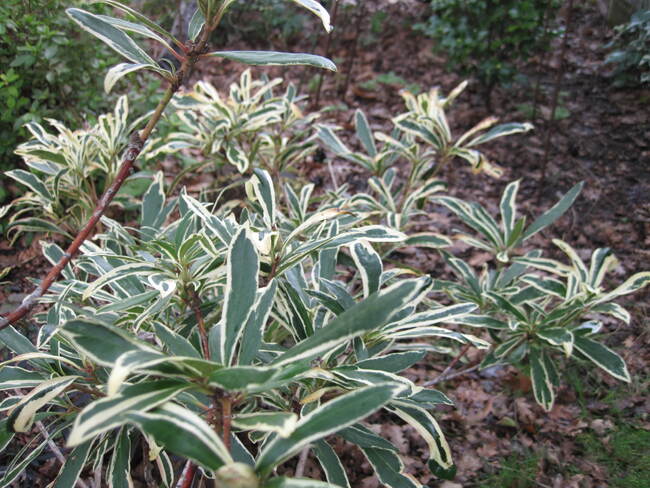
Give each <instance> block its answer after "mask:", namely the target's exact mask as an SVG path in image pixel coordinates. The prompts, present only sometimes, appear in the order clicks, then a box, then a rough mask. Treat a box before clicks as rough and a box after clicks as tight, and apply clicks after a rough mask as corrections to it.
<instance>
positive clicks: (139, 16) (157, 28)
mask: <svg viewBox="0 0 650 488" xmlns="http://www.w3.org/2000/svg"><path fill="white" fill-rule="evenodd" d="M100 1H101V3H107V4H109V5H111V6H112V7H115V8H117V9H118V10H121V11H122V12H124V13H126V14H129V15H131V16H132V17H133V18H134V19H135V20H137V21H138V22H140V23H142V24H144V25H146V26H147V27H148V28H149V29H151V30H152V31H154V32H157V33H158V34H160V35H161V36H163V37H164V38H167V39H171V40H172V41H173V42H174V44H176V45H177V46H182V45H183V43H182V42H181V41H179V40H178V39H176V38H175V37H174V36H173V35H172V34H171V33H170V32H168V31H166V30H165V29H163V28H162V27H160V26H159V25H158V24H156V23H155V22H153V21H152V20H149V19H148V18H147V17H145V16H144V15H142V14H141V13H140V12H138V11H137V10H134V9H132V8H131V7H129V6H127V5H124V4H123V3H121V2H118V1H116V0H100Z"/></svg>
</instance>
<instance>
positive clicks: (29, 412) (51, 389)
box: [8, 376, 79, 432]
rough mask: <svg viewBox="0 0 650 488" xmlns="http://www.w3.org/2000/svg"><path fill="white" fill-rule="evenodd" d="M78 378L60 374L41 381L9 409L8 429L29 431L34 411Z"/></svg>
mask: <svg viewBox="0 0 650 488" xmlns="http://www.w3.org/2000/svg"><path fill="white" fill-rule="evenodd" d="M78 378H79V377H78V376H61V377H58V378H52V379H49V380H46V381H43V382H42V383H41V384H39V385H38V386H37V387H36V388H34V389H33V390H32V391H30V392H29V393H28V394H27V395H25V396H24V397H22V398H21V399H20V401H19V402H18V404H16V405H15V406H14V407H13V408H12V409H11V410H10V412H9V423H8V427H9V429H11V430H12V431H13V432H27V431H29V429H31V427H32V424H33V422H34V416H35V415H36V412H37V411H38V410H40V409H41V408H43V407H44V406H45V405H47V404H48V403H50V402H51V401H52V400H54V399H55V398H57V397H58V396H59V395H60V394H61V393H62V392H63V391H64V390H65V389H66V388H68V387H69V386H70V385H71V384H72V383H73V382H74V381H75V380H77V379H78Z"/></svg>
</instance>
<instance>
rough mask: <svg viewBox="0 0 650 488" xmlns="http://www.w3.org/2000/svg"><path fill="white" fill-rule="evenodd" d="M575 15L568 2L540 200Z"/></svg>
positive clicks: (569, 1)
mask: <svg viewBox="0 0 650 488" xmlns="http://www.w3.org/2000/svg"><path fill="white" fill-rule="evenodd" d="M572 13H573V0H568V5H567V10H566V18H565V25H564V36H563V37H562V48H561V50H560V65H559V66H558V68H557V74H556V77H555V86H554V87H553V96H552V98H551V114H550V116H549V117H550V118H549V120H548V125H547V127H546V139H545V141H544V159H543V160H542V176H541V178H540V182H539V187H538V193H537V195H538V198H539V197H541V195H542V189H543V188H544V183H545V182H546V170H547V168H548V159H549V154H550V150H551V132H552V129H553V126H554V125H555V112H556V110H557V104H558V99H559V97H560V86H561V84H562V75H563V74H564V64H565V58H566V52H567V47H568V45H569V32H570V31H571V19H572Z"/></svg>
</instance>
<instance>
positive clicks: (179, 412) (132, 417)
mask: <svg viewBox="0 0 650 488" xmlns="http://www.w3.org/2000/svg"><path fill="white" fill-rule="evenodd" d="M126 417H127V418H128V421H129V422H131V423H134V424H135V425H137V426H138V427H139V428H140V430H142V432H144V433H145V434H147V435H150V436H151V437H153V438H154V440H155V441H156V444H158V445H161V446H163V447H165V448H166V449H167V450H169V451H170V452H173V453H174V454H178V455H179V456H182V457H184V458H187V459H191V460H192V461H195V462H196V463H197V464H199V465H201V466H202V467H203V468H205V469H210V470H213V471H215V470H217V469H219V468H220V467H221V466H223V465H224V464H229V463H232V462H233V460H232V458H231V457H230V454H229V453H228V450H227V449H226V446H224V444H223V442H222V441H221V439H220V438H219V437H218V436H217V434H215V432H214V429H213V428H212V427H211V426H210V425H208V424H207V423H206V422H205V421H204V420H203V419H202V418H201V417H199V416H198V415H197V414H195V413H194V412H192V411H190V410H188V409H186V408H183V407H181V406H179V405H176V404H174V403H166V404H165V405H163V406H162V407H159V408H157V409H155V410H153V411H150V412H138V411H131V412H130V413H128V414H127V415H126Z"/></svg>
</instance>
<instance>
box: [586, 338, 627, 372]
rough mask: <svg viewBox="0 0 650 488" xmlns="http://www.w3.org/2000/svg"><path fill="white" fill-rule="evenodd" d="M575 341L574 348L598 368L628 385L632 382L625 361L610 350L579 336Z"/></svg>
mask: <svg viewBox="0 0 650 488" xmlns="http://www.w3.org/2000/svg"><path fill="white" fill-rule="evenodd" d="M574 341H575V342H574V347H575V348H576V349H577V350H578V351H579V352H580V353H581V354H582V355H584V356H585V357H587V359H589V360H591V361H592V362H593V363H594V364H595V365H596V366H598V367H599V368H601V369H603V370H605V371H607V372H608V373H609V374H611V375H612V376H613V377H614V378H618V379H619V380H623V381H625V382H626V383H629V382H630V381H631V378H630V373H629V372H628V370H627V366H626V364H625V361H623V358H622V357H621V356H619V355H618V354H616V353H615V352H614V351H612V350H611V349H610V348H608V347H606V346H604V345H602V344H600V343H599V342H596V341H593V340H591V339H588V338H586V337H580V336H578V335H576V337H575V339H574Z"/></svg>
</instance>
